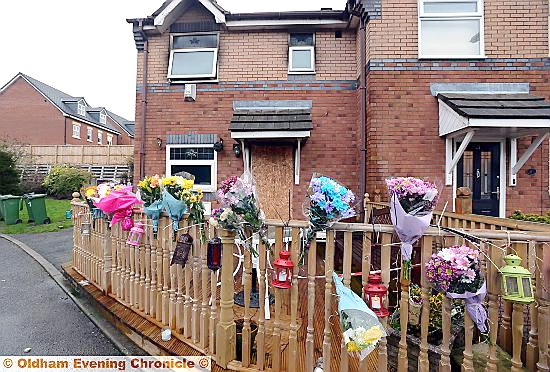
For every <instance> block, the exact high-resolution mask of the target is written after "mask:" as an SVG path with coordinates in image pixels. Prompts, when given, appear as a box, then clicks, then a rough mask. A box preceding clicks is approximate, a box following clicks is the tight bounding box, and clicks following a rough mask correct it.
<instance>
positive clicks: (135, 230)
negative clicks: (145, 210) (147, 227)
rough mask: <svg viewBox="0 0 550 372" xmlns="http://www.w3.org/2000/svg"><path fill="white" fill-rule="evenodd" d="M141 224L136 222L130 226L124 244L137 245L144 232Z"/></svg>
mask: <svg viewBox="0 0 550 372" xmlns="http://www.w3.org/2000/svg"><path fill="white" fill-rule="evenodd" d="M141 226H143V224H141V223H140V222H138V223H136V225H135V226H134V227H132V229H131V230H130V233H129V234H128V239H127V240H126V244H128V245H131V246H133V247H139V245H140V243H141V237H142V236H143V234H145V231H144V230H143V229H142V228H141Z"/></svg>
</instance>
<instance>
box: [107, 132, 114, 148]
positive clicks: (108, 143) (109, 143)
mask: <svg viewBox="0 0 550 372" xmlns="http://www.w3.org/2000/svg"><path fill="white" fill-rule="evenodd" d="M107 145H109V146H112V145H113V136H112V135H111V134H108V135H107Z"/></svg>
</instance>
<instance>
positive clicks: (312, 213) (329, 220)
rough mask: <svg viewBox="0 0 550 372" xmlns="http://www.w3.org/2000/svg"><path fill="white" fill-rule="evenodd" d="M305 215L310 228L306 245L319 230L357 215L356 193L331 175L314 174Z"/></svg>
mask: <svg viewBox="0 0 550 372" xmlns="http://www.w3.org/2000/svg"><path fill="white" fill-rule="evenodd" d="M306 197H307V200H306V204H305V205H304V215H305V216H306V217H307V218H308V223H309V229H308V231H307V235H306V243H307V244H306V245H307V246H309V244H310V242H311V241H312V240H313V238H314V237H315V234H316V233H317V232H319V231H324V230H326V229H328V228H329V227H331V226H332V225H333V224H334V223H336V222H338V221H340V220H342V219H345V218H349V217H353V216H355V215H356V212H355V209H354V208H353V206H354V205H353V203H354V202H355V195H354V194H353V192H352V191H351V190H349V189H348V188H346V187H345V186H342V185H341V184H339V183H338V182H336V181H335V180H333V179H332V178H330V177H325V176H321V175H317V174H314V175H313V177H312V178H311V181H310V182H309V188H308V191H307V195H306Z"/></svg>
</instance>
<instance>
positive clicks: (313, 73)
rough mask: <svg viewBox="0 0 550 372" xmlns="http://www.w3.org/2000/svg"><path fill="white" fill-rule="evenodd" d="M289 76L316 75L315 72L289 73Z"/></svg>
mask: <svg viewBox="0 0 550 372" xmlns="http://www.w3.org/2000/svg"><path fill="white" fill-rule="evenodd" d="M288 74H289V75H315V74H316V72H315V71H288Z"/></svg>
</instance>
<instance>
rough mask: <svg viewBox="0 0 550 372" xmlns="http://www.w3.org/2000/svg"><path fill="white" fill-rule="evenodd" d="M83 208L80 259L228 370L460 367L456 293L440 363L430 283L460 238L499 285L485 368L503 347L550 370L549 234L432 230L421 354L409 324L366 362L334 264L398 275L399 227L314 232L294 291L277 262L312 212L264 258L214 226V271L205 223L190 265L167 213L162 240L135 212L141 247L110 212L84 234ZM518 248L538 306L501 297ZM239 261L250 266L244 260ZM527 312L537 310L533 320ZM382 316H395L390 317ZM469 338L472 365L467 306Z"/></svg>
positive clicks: (98, 282)
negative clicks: (358, 351) (254, 301)
mask: <svg viewBox="0 0 550 372" xmlns="http://www.w3.org/2000/svg"><path fill="white" fill-rule="evenodd" d="M73 208H74V211H73V212H74V214H73V216H74V218H75V226H76V227H75V229H74V256H73V266H74V269H75V270H77V271H78V272H79V273H80V274H81V275H83V276H84V277H85V278H86V279H87V280H88V281H89V282H91V283H93V284H94V285H95V286H96V287H98V288H100V289H101V290H103V291H104V293H105V294H107V295H108V296H110V297H112V298H114V299H116V300H117V301H118V302H120V303H121V304H123V305H124V306H126V307H127V309H129V310H131V311H133V312H135V313H137V314H139V315H141V316H143V317H145V318H146V319H148V320H150V321H152V322H153V323H155V324H156V325H157V326H158V327H169V328H170V329H171V330H172V335H173V337H176V338H178V339H180V340H183V341H185V342H186V343H187V344H189V345H191V346H192V347H193V348H195V349H196V350H197V351H199V352H201V353H203V354H205V355H211V356H212V357H213V360H215V361H216V363H217V364H218V365H219V366H221V367H223V368H227V369H231V370H272V371H282V370H286V371H312V370H313V368H314V366H315V365H322V368H323V370H324V371H331V370H332V371H337V370H339V371H357V370H360V371H369V370H372V371H374V370H378V371H387V370H390V367H391V365H396V366H397V367H396V368H397V370H398V371H403V372H404V371H408V370H409V368H411V369H412V370H419V371H429V370H430V368H432V370H433V369H435V370H439V371H451V349H450V347H449V344H450V342H449V341H450V340H451V337H452V328H451V301H450V300H449V299H448V298H446V297H445V298H444V300H443V310H442V334H443V340H442V344H441V346H440V347H439V349H438V350H439V351H440V356H441V357H440V361H439V362H438V363H437V365H435V366H434V365H430V361H429V360H430V359H429V344H428V317H429V307H428V306H427V304H428V303H429V301H428V300H429V296H430V292H431V288H430V286H429V285H428V283H427V282H426V280H425V275H424V274H425V273H424V267H425V265H424V264H425V263H426V262H427V261H428V260H429V259H430V257H431V255H432V253H433V252H434V251H435V249H436V247H441V246H449V245H452V244H456V243H458V244H467V245H470V246H472V245H475V246H477V247H478V248H479V249H480V250H481V251H482V252H483V253H484V255H483V257H485V258H484V259H483V260H482V269H483V272H484V275H485V277H486V280H487V286H488V294H487V298H486V305H487V308H488V317H489V325H490V333H489V353H488V358H487V359H488V361H487V365H486V370H487V371H497V362H498V361H497V354H496V345H499V346H500V347H501V348H502V349H504V350H506V351H508V352H509V353H510V355H511V356H512V371H520V370H523V369H522V368H523V367H525V368H527V369H528V370H530V371H548V370H549V361H550V360H549V355H548V353H549V352H548V350H549V341H550V337H549V324H550V314H549V304H550V297H549V292H548V288H549V287H550V283H549V282H550V280H549V276H550V272H549V271H550V268H549V266H550V265H549V264H550V246H549V245H548V242H550V233H547V232H525V231H501V230H489V229H476V230H467V231H468V232H469V233H470V234H472V235H475V236H476V237H477V238H478V239H479V240H477V243H476V242H471V241H467V240H465V239H464V238H463V237H461V236H460V235H456V234H450V233H447V232H444V231H441V230H438V229H436V228H429V229H428V231H427V232H426V234H425V236H424V237H423V238H422V239H421V240H420V242H419V247H420V248H419V249H420V256H421V257H420V262H421V270H422V280H421V283H420V285H421V289H422V299H423V306H422V311H421V331H420V334H421V335H420V352H419V355H418V361H417V363H418V364H417V365H411V366H409V365H408V363H409V358H408V356H409V355H408V354H409V352H410V345H409V343H408V341H407V335H406V333H405V332H402V333H401V335H400V340H399V344H398V352H397V358H396V360H390V359H389V354H390V353H389V352H388V351H389V345H388V342H387V339H386V338H384V339H382V341H381V342H380V343H379V346H378V348H377V349H376V350H375V351H374V352H372V353H371V354H370V355H369V356H368V357H367V358H366V359H364V360H363V361H360V360H359V359H358V357H357V356H356V355H352V354H348V353H347V352H346V351H345V348H344V345H343V342H342V335H341V330H340V326H339V321H338V316H337V298H336V296H335V291H334V285H333V279H332V273H333V272H337V273H339V274H342V276H343V283H344V285H346V286H348V287H349V286H351V287H354V286H357V285H359V286H361V287H363V286H365V285H366V284H367V277H368V274H369V273H370V272H371V270H372V269H373V268H374V269H377V270H380V271H381V275H382V278H383V282H384V284H386V285H388V284H389V281H390V272H391V271H390V270H392V269H397V268H396V267H395V263H393V262H391V257H390V254H391V249H390V247H391V246H392V244H394V243H395V239H394V238H393V233H394V231H393V227H392V226H390V225H372V224H359V223H353V224H348V223H337V224H335V225H334V226H333V227H332V228H331V229H329V230H327V232H326V241H324V242H317V241H315V240H314V241H313V242H312V244H311V246H310V248H309V250H308V252H307V254H306V257H305V264H304V265H303V266H299V267H298V265H296V267H295V270H294V272H293V276H292V287H291V289H289V290H285V289H276V288H273V287H272V286H271V285H270V284H269V282H270V281H271V280H270V278H271V275H272V272H273V271H272V262H273V259H274V257H278V253H279V251H280V250H281V249H288V250H290V252H291V258H292V261H293V262H295V263H298V262H299V257H300V251H301V247H302V238H301V237H302V235H303V229H304V228H307V222H306V221H289V222H283V221H277V220H268V221H267V225H268V227H269V232H270V235H269V236H270V238H271V242H272V243H273V244H272V246H271V247H270V248H269V249H266V248H265V246H263V245H262V244H259V245H258V252H259V257H258V259H257V262H256V260H255V259H253V257H252V255H251V254H250V252H248V251H246V250H244V251H240V250H238V249H237V246H236V244H235V243H236V242H235V237H234V235H233V234H232V233H230V232H227V231H223V230H220V231H214V229H212V228H209V229H208V230H207V235H208V238H211V237H213V236H215V235H218V236H220V237H221V239H222V243H223V258H222V269H221V270H220V271H221V272H213V271H210V270H209V269H208V268H207V262H206V244H204V243H201V242H200V238H199V234H198V230H197V227H190V228H188V227H186V226H188V225H186V224H187V222H185V221H182V222H180V229H181V230H180V231H178V234H181V233H183V232H187V231H188V230H189V233H190V234H191V235H192V236H193V238H194V246H193V250H192V252H191V254H190V256H189V260H188V262H187V264H186V265H185V267H181V266H180V265H173V266H170V260H171V256H172V254H173V252H174V247H175V243H174V239H173V238H174V232H173V229H172V228H171V222H170V220H169V219H168V217H167V216H162V217H161V219H160V224H159V233H158V236H157V237H156V238H155V237H154V236H153V233H152V228H151V226H150V224H151V223H150V221H148V220H147V219H146V218H145V216H143V215H142V214H141V212H140V211H137V210H136V214H135V215H134V218H135V220H142V221H144V222H146V224H147V229H146V234H145V237H144V239H143V241H142V245H141V246H140V247H139V248H133V247H130V246H129V245H128V244H126V243H125V241H126V238H127V233H126V232H123V231H122V230H121V229H120V227H119V225H116V226H114V227H113V228H112V229H109V228H108V227H107V225H106V223H105V222H104V221H103V220H96V221H95V224H94V226H93V228H92V231H91V234H90V236H82V234H81V232H80V229H79V226H80V225H81V223H82V222H84V221H86V220H88V221H90V215H89V210H88V207H87V206H86V204H84V203H80V202H73ZM461 231H464V230H461ZM392 239H393V240H392ZM357 250H359V252H358V253H359V254H360V257H361V263H360V265H361V267H360V270H361V272H360V273H359V274H357V275H358V276H354V275H355V274H354V273H353V267H352V261H353V255H354V254H356V253H357V252H356V251H357ZM509 252H517V254H518V255H519V256H520V257H522V259H523V265H524V266H525V267H527V268H529V270H530V271H531V272H532V273H533V279H534V283H535V286H536V291H535V297H536V301H535V303H533V304H531V305H519V304H512V303H508V302H503V301H501V300H500V297H499V295H500V277H499V274H498V268H497V267H498V266H503V264H504V262H503V261H502V257H503V256H504V255H505V254H507V253H509ZM375 253H376V254H377V255H379V256H380V262H379V267H373V264H372V262H371V258H372V257H373V255H375ZM239 264H242V266H241V267H242V270H235V268H236V267H238V266H239ZM253 267H255V268H257V271H258V278H259V280H258V282H259V283H258V287H259V298H260V299H262V300H260V303H259V306H260V307H259V309H252V308H251V307H250V302H249V301H248V300H247V299H248V298H250V293H251V290H252V289H251V288H252V268H253ZM235 271H237V273H236V274H234V272H235ZM359 279H360V280H359ZM266 283H268V285H266ZM266 288H267V290H268V292H269V293H270V294H271V295H272V296H273V297H274V303H273V304H270V302H269V301H268V300H267V301H263V299H265V298H266ZM241 290H242V291H244V298H245V306H244V307H239V306H236V305H235V304H234V294H235V293H236V292H239V291H241ZM408 299H409V288H408V285H401V288H400V300H399V301H400V306H399V311H400V326H401V329H407V325H408V320H409V319H408V316H409V311H408V304H409V301H408ZM268 310H269V311H268ZM524 312H525V313H528V314H529V316H528V317H527V318H528V319H529V322H527V323H526V322H524V319H525V316H524ZM383 322H384V324H385V325H387V324H386V320H385V319H384V320H383ZM237 323H239V328H241V327H240V324H242V330H241V329H240V330H239V332H238V333H237V325H236V324H237ZM524 334H526V335H528V337H524ZM464 340H465V348H464V352H463V355H462V356H463V361H462V370H463V371H473V370H474V361H473V345H474V344H475V343H477V342H478V341H480V339H479V336H478V333H477V332H476V331H475V329H474V324H473V322H472V320H471V319H470V318H469V316H468V315H467V314H465V315H464ZM239 346H240V347H239ZM237 349H239V350H240V354H239V355H237ZM522 350H524V352H522Z"/></svg>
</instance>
